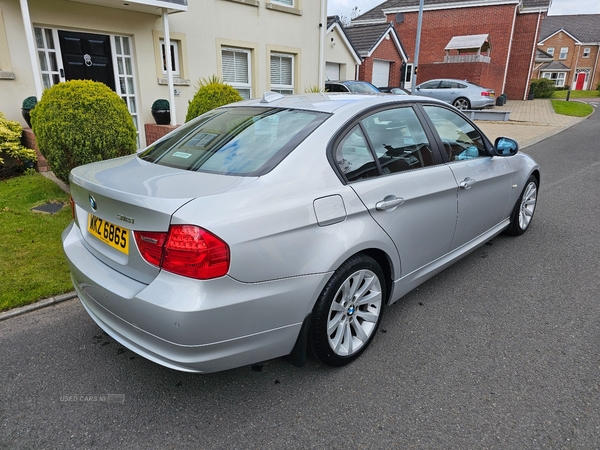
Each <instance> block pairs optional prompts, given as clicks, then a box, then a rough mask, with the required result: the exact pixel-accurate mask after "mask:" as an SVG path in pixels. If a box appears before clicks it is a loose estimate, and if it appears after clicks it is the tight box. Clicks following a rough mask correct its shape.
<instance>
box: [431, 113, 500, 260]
mask: <svg viewBox="0 0 600 450" xmlns="http://www.w3.org/2000/svg"><path fill="white" fill-rule="evenodd" d="M423 110H424V111H425V113H426V114H427V117H429V119H430V120H431V124H432V126H433V127H434V128H435V130H436V131H437V133H438V135H439V138H440V140H441V142H442V144H443V146H444V149H445V152H446V154H445V155H444V156H445V157H446V159H447V166H448V167H449V168H450V170H451V171H452V173H453V175H454V178H455V180H456V183H457V184H458V186H459V189H458V223H457V226H456V232H455V234H454V239H453V241H452V249H456V248H458V247H460V246H461V245H464V244H466V243H467V242H469V241H471V240H473V239H475V238H476V237H478V236H480V235H482V234H484V233H485V232H487V231H489V230H491V229H492V228H494V227H495V226H497V225H498V224H500V223H501V222H502V221H503V220H504V219H506V217H507V214H509V212H507V211H510V209H509V208H508V202H509V197H510V191H511V188H512V169H511V167H510V163H509V161H508V159H507V158H501V157H493V156H491V155H490V153H489V151H488V146H489V144H487V143H486V141H485V139H484V138H483V135H482V134H481V132H480V131H479V130H477V129H476V128H475V127H474V126H473V125H472V124H471V123H469V122H468V121H467V120H466V119H465V118H464V117H462V116H461V115H460V114H458V113H456V112H455V111H453V110H451V109H449V108H445V107H443V106H437V105H425V106H423Z"/></svg>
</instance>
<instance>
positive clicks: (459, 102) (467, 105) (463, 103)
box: [452, 97, 471, 110]
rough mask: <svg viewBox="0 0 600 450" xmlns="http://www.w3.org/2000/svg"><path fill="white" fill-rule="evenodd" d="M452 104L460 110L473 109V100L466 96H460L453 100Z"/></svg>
mask: <svg viewBox="0 0 600 450" xmlns="http://www.w3.org/2000/svg"><path fill="white" fill-rule="evenodd" d="M452 106H454V107H455V108H457V109H460V110H464V109H471V102H469V100H468V99H466V98H464V97H460V98H457V99H456V100H454V102H452Z"/></svg>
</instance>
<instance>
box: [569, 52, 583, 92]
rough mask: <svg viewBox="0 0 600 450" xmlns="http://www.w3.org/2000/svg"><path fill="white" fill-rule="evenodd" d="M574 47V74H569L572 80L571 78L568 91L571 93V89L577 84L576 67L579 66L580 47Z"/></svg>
mask: <svg viewBox="0 0 600 450" xmlns="http://www.w3.org/2000/svg"><path fill="white" fill-rule="evenodd" d="M575 47H577V58H575V70H574V73H572V74H571V76H572V78H571V87H570V88H569V90H570V91H572V90H573V88H574V87H575V85H576V84H577V66H578V65H579V53H581V45H580V44H575Z"/></svg>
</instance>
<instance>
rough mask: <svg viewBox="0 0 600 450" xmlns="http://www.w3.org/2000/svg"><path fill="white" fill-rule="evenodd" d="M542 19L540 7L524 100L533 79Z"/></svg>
mask: <svg viewBox="0 0 600 450" xmlns="http://www.w3.org/2000/svg"><path fill="white" fill-rule="evenodd" d="M541 20H542V10H541V9H540V10H539V12H538V21H537V26H536V27H535V39H534V40H533V53H532V54H531V62H530V63H529V73H528V74H527V84H526V85H525V93H524V95H523V100H527V88H528V87H529V83H530V81H531V69H532V66H533V61H534V60H535V49H536V48H537V39H538V36H539V32H540V22H541Z"/></svg>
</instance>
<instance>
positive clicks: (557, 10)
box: [327, 0, 600, 17]
mask: <svg viewBox="0 0 600 450" xmlns="http://www.w3.org/2000/svg"><path fill="white" fill-rule="evenodd" d="M383 1H384V0H328V2H327V14H328V15H334V14H337V15H338V16H346V17H350V13H351V12H352V8H354V7H355V6H358V8H359V9H360V11H361V13H365V12H367V11H368V10H370V9H371V8H374V7H375V6H377V5H380V4H381V3H383ZM548 14H549V15H551V16H559V15H565V14H600V1H598V0H552V6H551V7H550V11H549V12H548Z"/></svg>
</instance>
